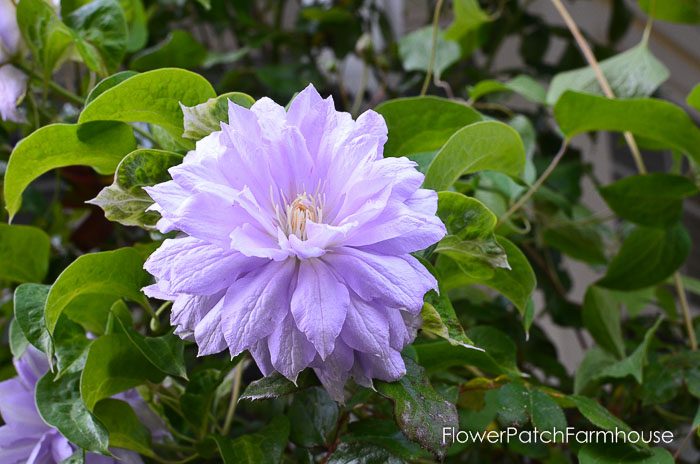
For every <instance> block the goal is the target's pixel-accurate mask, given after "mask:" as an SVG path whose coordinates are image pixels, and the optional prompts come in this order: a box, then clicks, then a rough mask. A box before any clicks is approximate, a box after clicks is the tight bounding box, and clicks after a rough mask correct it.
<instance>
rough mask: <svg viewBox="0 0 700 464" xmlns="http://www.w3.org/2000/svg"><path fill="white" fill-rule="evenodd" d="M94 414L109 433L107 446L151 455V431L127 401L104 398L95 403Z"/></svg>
mask: <svg viewBox="0 0 700 464" xmlns="http://www.w3.org/2000/svg"><path fill="white" fill-rule="evenodd" d="M94 414H95V416H96V417H97V419H98V420H99V421H100V422H101V423H102V424H104V426H105V428H106V429H107V431H108V433H109V446H110V447H114V448H123V449H129V450H132V451H136V452H137V453H139V454H143V455H144V456H149V457H153V456H154V455H155V453H154V452H153V449H152V445H151V432H150V431H149V430H148V429H147V428H146V426H145V425H143V424H142V423H141V422H140V421H139V418H138V417H137V416H136V413H135V412H134V410H133V409H132V408H131V406H130V405H129V403H126V402H124V401H121V400H115V399H112V398H106V399H104V400H102V401H100V402H99V403H97V404H96V405H95V410H94Z"/></svg>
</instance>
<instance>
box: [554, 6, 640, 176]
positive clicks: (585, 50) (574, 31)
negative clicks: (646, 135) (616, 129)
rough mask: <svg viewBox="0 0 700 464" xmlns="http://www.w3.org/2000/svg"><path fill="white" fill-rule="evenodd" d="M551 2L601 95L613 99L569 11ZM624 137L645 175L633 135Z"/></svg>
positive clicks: (612, 93)
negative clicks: (576, 46) (583, 59)
mask: <svg viewBox="0 0 700 464" xmlns="http://www.w3.org/2000/svg"><path fill="white" fill-rule="evenodd" d="M551 2H552V4H554V8H556V9H557V11H558V12H559V15H560V16H561V17H562V19H563V20H564V23H565V24H566V27H567V28H569V31H570V32H571V35H573V36H574V40H576V43H577V44H578V46H579V48H580V49H581V53H583V56H584V58H585V59H586V62H587V63H588V65H589V66H590V67H591V69H593V73H594V74H595V77H596V80H597V81H598V84H599V85H600V88H601V89H602V90H603V93H604V94H605V96H606V97H608V98H610V99H614V98H615V93H614V92H613V90H612V87H610V83H609V82H608V79H607V78H606V77H605V74H604V73H603V69H602V68H601V67H600V64H599V63H598V60H596V57H595V55H594V54H593V50H591V47H590V45H588V42H587V41H586V39H585V38H584V37H583V34H582V33H581V30H580V29H579V27H578V25H577V24H576V21H574V18H572V17H571V15H570V14H569V11H568V10H567V9H566V7H565V6H564V4H563V3H562V2H561V0H551ZM624 136H625V141H626V142H627V145H628V146H629V148H630V151H631V152H632V157H633V158H634V164H635V165H636V166H637V170H638V171H639V172H640V173H641V174H646V173H647V168H646V166H645V165H644V160H643V159H642V154H641V153H640V152H639V147H638V146H637V141H636V140H635V139H634V135H632V133H631V132H625V133H624Z"/></svg>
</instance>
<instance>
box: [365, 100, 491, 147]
mask: <svg viewBox="0 0 700 464" xmlns="http://www.w3.org/2000/svg"><path fill="white" fill-rule="evenodd" d="M376 111H377V112H378V113H379V114H381V115H382V116H383V117H384V119H385V121H386V125H387V127H388V128H389V140H388V141H387V143H386V145H385V146H384V155H385V156H405V155H409V154H412V153H422V152H430V151H434V150H438V149H440V148H441V147H442V146H443V144H444V143H445V142H446V141H447V139H449V138H450V137H451V136H452V135H453V134H454V133H455V132H457V130H459V129H461V128H462V127H464V126H466V125H469V124H472V123H475V122H477V121H481V120H482V117H481V115H480V114H479V113H478V112H476V111H475V110H473V109H472V108H471V107H469V106H467V105H463V104H461V103H457V102H455V101H452V100H447V99H444V98H437V97H430V96H426V97H410V98H397V99H395V100H389V101H386V102H383V103H381V104H379V105H378V106H377V108H376Z"/></svg>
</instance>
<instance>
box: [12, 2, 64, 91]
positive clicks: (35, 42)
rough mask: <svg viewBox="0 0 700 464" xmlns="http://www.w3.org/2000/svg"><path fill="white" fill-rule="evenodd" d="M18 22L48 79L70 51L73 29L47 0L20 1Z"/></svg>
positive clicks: (25, 39)
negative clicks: (62, 19)
mask: <svg viewBox="0 0 700 464" xmlns="http://www.w3.org/2000/svg"><path fill="white" fill-rule="evenodd" d="M17 24H18V25H19V29H20V32H21V33H22V37H23V38H24V41H25V42H26V43H27V45H28V46H29V49H30V50H31V52H32V55H33V56H34V58H35V59H36V60H37V61H38V62H39V64H40V65H41V67H42V68H43V71H44V76H45V77H46V79H48V78H50V76H51V73H52V72H53V71H54V70H55V69H56V68H57V67H58V65H59V64H60V63H61V61H63V60H64V59H65V58H66V57H67V55H68V54H69V52H70V47H71V45H72V44H73V32H72V31H71V30H70V29H69V28H68V26H66V25H65V24H64V23H63V22H62V21H61V19H60V18H59V17H58V15H57V14H56V11H55V10H54V9H53V7H52V6H51V5H50V4H49V2H46V1H45V0H23V1H22V2H21V4H19V3H17Z"/></svg>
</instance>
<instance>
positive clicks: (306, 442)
mask: <svg viewBox="0 0 700 464" xmlns="http://www.w3.org/2000/svg"><path fill="white" fill-rule="evenodd" d="M288 414H289V420H290V421H291V422H292V423H293V424H294V427H293V428H292V429H291V430H290V439H291V440H292V441H293V442H294V443H296V444H297V445H300V446H305V447H307V448H310V447H313V446H321V445H326V444H330V442H331V440H332V438H333V436H332V434H333V431H334V430H335V426H336V422H337V421H338V415H339V411H338V404H337V403H336V402H335V401H333V399H332V398H331V397H330V396H329V395H328V393H327V392H326V390H325V389H324V388H322V387H312V388H308V389H306V390H304V391H302V392H299V393H297V394H296V395H294V400H293V401H292V404H291V406H290V407H289V413H288Z"/></svg>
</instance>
